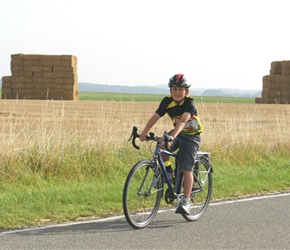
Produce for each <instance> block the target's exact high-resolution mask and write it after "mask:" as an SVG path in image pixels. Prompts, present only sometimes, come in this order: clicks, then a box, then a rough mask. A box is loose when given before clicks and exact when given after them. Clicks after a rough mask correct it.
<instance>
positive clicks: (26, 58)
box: [21, 54, 31, 61]
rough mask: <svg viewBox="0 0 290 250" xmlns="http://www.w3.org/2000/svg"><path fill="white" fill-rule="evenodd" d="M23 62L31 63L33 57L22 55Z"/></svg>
mask: <svg viewBox="0 0 290 250" xmlns="http://www.w3.org/2000/svg"><path fill="white" fill-rule="evenodd" d="M21 60H22V61H31V55H28V54H22V56H21Z"/></svg>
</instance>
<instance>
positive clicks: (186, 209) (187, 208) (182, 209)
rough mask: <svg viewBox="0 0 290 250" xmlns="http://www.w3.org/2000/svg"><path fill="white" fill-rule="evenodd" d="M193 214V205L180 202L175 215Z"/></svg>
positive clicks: (184, 201)
mask: <svg viewBox="0 0 290 250" xmlns="http://www.w3.org/2000/svg"><path fill="white" fill-rule="evenodd" d="M190 212H191V204H190V202H188V201H187V200H183V201H182V202H180V203H179V204H178V206H177V208H176V211H175V213H177V214H187V215H189V214H190Z"/></svg>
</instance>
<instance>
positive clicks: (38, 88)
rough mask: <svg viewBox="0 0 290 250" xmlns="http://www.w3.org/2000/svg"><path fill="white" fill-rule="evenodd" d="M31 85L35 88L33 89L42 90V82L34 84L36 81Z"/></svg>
mask: <svg viewBox="0 0 290 250" xmlns="http://www.w3.org/2000/svg"><path fill="white" fill-rule="evenodd" d="M32 87H33V89H35V90H41V91H42V90H43V84H36V83H34V84H33V85H32Z"/></svg>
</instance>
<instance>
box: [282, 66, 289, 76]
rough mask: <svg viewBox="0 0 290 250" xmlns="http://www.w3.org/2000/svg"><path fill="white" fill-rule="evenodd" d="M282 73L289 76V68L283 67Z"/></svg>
mask: <svg viewBox="0 0 290 250" xmlns="http://www.w3.org/2000/svg"><path fill="white" fill-rule="evenodd" d="M283 75H284V76H289V75H290V68H285V69H283Z"/></svg>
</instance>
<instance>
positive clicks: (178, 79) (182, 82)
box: [168, 74, 190, 88]
mask: <svg viewBox="0 0 290 250" xmlns="http://www.w3.org/2000/svg"><path fill="white" fill-rule="evenodd" d="M168 87H169V88H172V87H183V88H189V87H190V84H187V79H186V78H185V76H184V74H176V75H174V76H172V77H171V78H170V79H169V83H168Z"/></svg>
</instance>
